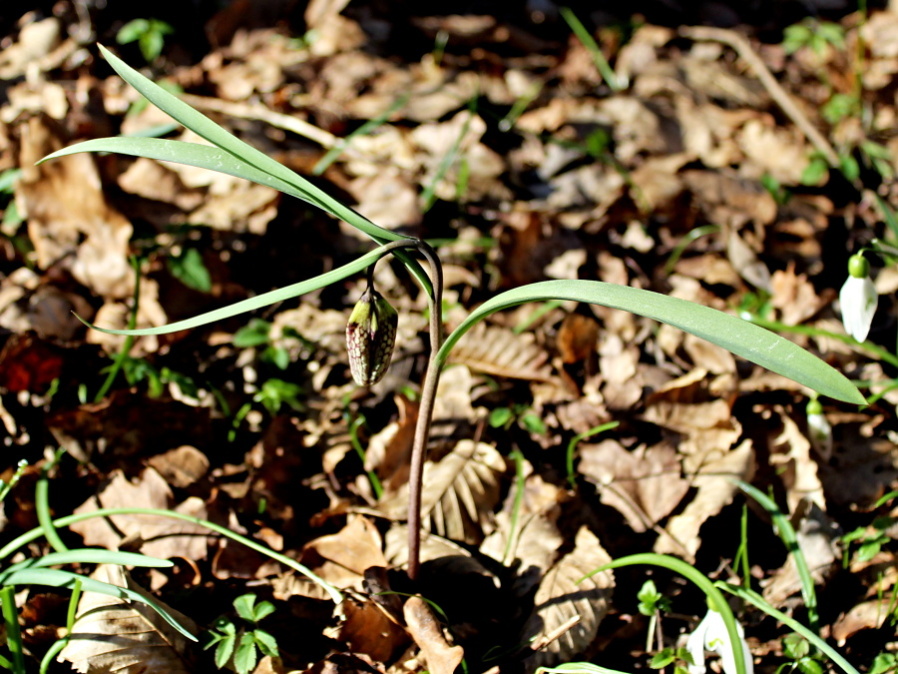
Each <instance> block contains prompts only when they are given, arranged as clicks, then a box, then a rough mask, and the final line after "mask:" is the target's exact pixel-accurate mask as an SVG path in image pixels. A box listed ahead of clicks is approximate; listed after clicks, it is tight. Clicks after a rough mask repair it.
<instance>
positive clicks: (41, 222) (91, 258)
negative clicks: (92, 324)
mask: <svg viewBox="0 0 898 674" xmlns="http://www.w3.org/2000/svg"><path fill="white" fill-rule="evenodd" d="M62 145H63V143H62V140H61V139H60V138H59V136H58V135H57V133H56V132H55V131H54V129H53V128H51V126H50V125H49V124H48V123H47V122H46V121H44V119H43V118H41V117H39V116H38V117H32V118H31V119H30V120H29V121H28V123H27V124H26V125H24V126H23V127H22V150H21V156H20V158H19V161H20V162H21V163H20V166H22V167H23V168H22V178H21V180H19V181H18V183H17V185H16V203H17V204H18V205H19V208H20V210H21V211H22V215H23V216H25V217H26V218H27V220H28V236H29V238H30V240H31V242H32V244H33V245H34V254H35V256H36V264H37V266H38V267H39V268H41V269H49V268H50V267H51V266H52V265H54V264H62V265H64V266H65V267H67V268H69V269H70V270H71V273H72V276H74V277H75V278H76V279H77V280H78V281H79V282H80V283H82V284H84V285H85V286H87V287H88V288H90V289H91V290H93V291H94V292H95V293H96V294H97V295H99V296H101V297H118V298H122V297H129V296H130V295H131V294H132V292H133V288H134V273H133V271H132V269H131V266H130V264H129V263H128V255H129V252H130V251H129V248H128V242H129V241H130V239H131V234H132V232H133V228H132V227H131V223H130V222H128V220H127V219H126V218H125V217H124V216H123V215H122V214H121V213H119V212H118V211H117V210H115V209H114V208H112V207H111V206H110V205H109V204H108V202H107V201H106V197H105V196H104V194H103V188H102V184H101V181H100V176H99V173H98V172H97V168H96V165H95V163H94V159H93V158H92V157H91V156H90V155H88V154H77V155H72V156H69V157H63V158H61V159H58V160H56V161H52V162H47V163H46V164H41V165H40V166H35V163H36V162H37V161H38V160H39V159H41V158H42V157H44V156H46V155H47V154H49V153H51V152H53V151H55V150H58V149H60V148H61V147H62Z"/></svg>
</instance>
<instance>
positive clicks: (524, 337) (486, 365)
mask: <svg viewBox="0 0 898 674" xmlns="http://www.w3.org/2000/svg"><path fill="white" fill-rule="evenodd" d="M548 360H549V354H548V353H546V351H545V349H543V348H542V347H540V346H539V345H537V344H535V343H534V337H533V334H532V333H524V334H521V335H517V334H515V333H514V332H513V331H512V330H511V329H509V328H504V327H501V326H498V325H486V323H478V324H477V325H475V326H474V327H473V328H472V329H471V330H470V332H468V333H467V334H465V336H464V337H462V338H461V339H460V340H459V341H458V344H456V345H455V348H453V350H452V354H451V356H450V361H451V362H453V363H460V364H463V365H467V366H468V367H470V368H471V369H472V370H477V371H480V372H486V373H487V374H492V375H497V376H499V377H510V378H514V379H529V380H534V381H546V380H548V379H550V378H551V376H552V368H551V367H549V365H547V364H546V362H547V361H548Z"/></svg>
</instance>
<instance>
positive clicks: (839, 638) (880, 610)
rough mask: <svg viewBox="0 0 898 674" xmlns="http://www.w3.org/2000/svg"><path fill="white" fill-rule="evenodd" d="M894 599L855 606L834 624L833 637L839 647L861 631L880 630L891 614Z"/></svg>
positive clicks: (865, 602)
mask: <svg viewBox="0 0 898 674" xmlns="http://www.w3.org/2000/svg"><path fill="white" fill-rule="evenodd" d="M892 602H894V599H893V598H889V597H884V598H883V599H872V600H870V601H864V602H861V603H860V604H857V605H855V606H854V607H853V608H852V609H851V610H850V611H848V613H845V614H843V615H842V616H841V617H840V618H839V619H838V620H836V622H835V623H834V624H833V631H832V635H833V638H834V639H835V640H836V642H837V643H838V644H839V646H844V645H845V642H846V641H848V639H850V638H851V637H852V636H854V635H855V634H857V633H858V632H860V631H861V630H878V629H880V628H881V627H882V626H883V624H884V623H885V621H886V618H888V617H889V616H890V615H891V614H890V609H892V607H893V606H892Z"/></svg>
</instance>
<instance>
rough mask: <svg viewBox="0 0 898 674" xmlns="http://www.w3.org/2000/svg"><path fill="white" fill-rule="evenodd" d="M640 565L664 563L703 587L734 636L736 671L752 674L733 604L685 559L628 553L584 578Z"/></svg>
mask: <svg viewBox="0 0 898 674" xmlns="http://www.w3.org/2000/svg"><path fill="white" fill-rule="evenodd" d="M637 564H647V565H649V566H660V567H661V568H664V569H669V570H670V571H673V572H674V573H678V574H680V575H681V576H683V578H685V579H686V580H689V581H692V583H693V584H694V585H695V586H696V587H698V589H699V590H701V591H702V592H704V593H705V596H706V597H707V598H708V606H709V607H710V608H712V609H713V610H715V611H717V612H718V613H719V614H720V615H721V617H722V618H723V622H724V624H725V625H726V630H727V635H728V636H729V638H730V645H731V647H732V649H733V658H734V660H735V665H736V674H748V673H747V672H746V671H745V669H746V667H745V658H744V657H743V652H742V651H743V640H742V637H741V635H740V634H739V629H738V627H737V626H736V618H735V616H734V615H733V611H732V609H730V606H729V604H727V601H726V598H725V597H724V596H723V593H722V592H721V591H720V590H719V589H718V588H717V586H716V585H715V584H714V582H713V581H712V580H711V579H710V578H708V577H707V576H706V575H705V574H703V573H702V572H701V571H699V570H698V569H696V568H695V567H694V566H692V565H691V564H687V563H686V562H684V561H683V560H682V559H677V558H676V557H671V556H670V555H660V554H658V553H656V552H643V553H638V554H635V555H627V556H626V557H619V558H618V559H615V560H614V561H613V562H609V563H608V564H604V565H602V566H600V567H599V568H598V569H595V570H593V571H591V572H590V573H588V574H587V575H586V576H584V577H583V579H584V580H585V579H586V578H589V577H590V576H594V575H595V574H597V573H599V572H600V571H604V570H605V569H619V568H621V567H625V566H634V565H637Z"/></svg>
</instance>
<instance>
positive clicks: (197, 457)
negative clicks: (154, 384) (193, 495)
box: [147, 445, 209, 489]
mask: <svg viewBox="0 0 898 674" xmlns="http://www.w3.org/2000/svg"><path fill="white" fill-rule="evenodd" d="M147 463H149V464H150V465H151V466H152V467H153V468H155V469H156V470H157V471H158V472H159V474H160V475H161V476H162V478H163V479H164V480H165V481H166V482H168V483H169V484H170V485H171V486H173V487H178V488H181V489H183V488H184V487H189V486H190V485H192V484H194V483H195V482H197V481H199V480H201V479H202V478H203V477H204V476H205V475H206V473H207V472H208V470H209V458H208V457H207V456H206V455H205V454H203V453H202V452H201V451H200V450H198V449H197V448H196V447H191V446H190V445H183V446H182V447H177V448H176V449H172V450H169V451H167V452H165V453H164V454H157V455H156V456H154V457H151V458H150V459H149V460H148V461H147Z"/></svg>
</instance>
